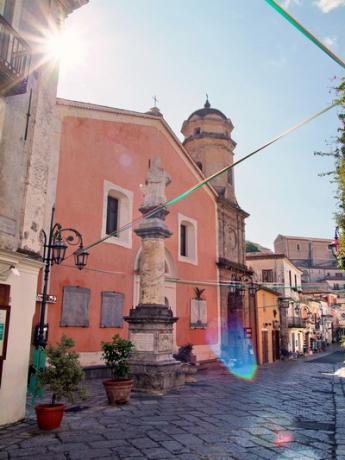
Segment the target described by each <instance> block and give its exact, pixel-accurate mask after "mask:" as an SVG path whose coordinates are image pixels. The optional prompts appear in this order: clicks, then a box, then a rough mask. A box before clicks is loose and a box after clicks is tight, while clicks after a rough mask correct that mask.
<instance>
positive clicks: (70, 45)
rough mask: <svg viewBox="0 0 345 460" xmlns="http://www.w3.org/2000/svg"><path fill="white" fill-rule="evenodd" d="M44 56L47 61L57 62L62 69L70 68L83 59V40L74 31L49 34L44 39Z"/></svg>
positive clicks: (66, 30) (65, 30)
mask: <svg viewBox="0 0 345 460" xmlns="http://www.w3.org/2000/svg"><path fill="white" fill-rule="evenodd" d="M44 55H45V59H46V60H48V61H59V64H60V67H62V68H67V69H68V68H71V67H73V66H75V65H76V64H78V63H80V62H81V61H82V60H83V59H84V58H85V46H84V40H83V39H82V36H81V34H80V33H78V31H76V30H68V29H64V30H62V31H57V32H50V33H49V34H47V35H46V37H45V44H44Z"/></svg>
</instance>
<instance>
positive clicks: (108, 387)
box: [103, 379, 133, 405]
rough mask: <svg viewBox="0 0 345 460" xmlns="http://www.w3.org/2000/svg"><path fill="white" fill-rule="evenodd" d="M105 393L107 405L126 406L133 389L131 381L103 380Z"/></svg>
mask: <svg viewBox="0 0 345 460" xmlns="http://www.w3.org/2000/svg"><path fill="white" fill-rule="evenodd" d="M103 385H104V388H105V391H106V393H107V396H108V401H109V404H112V405H114V404H126V403H127V402H128V400H129V396H130V393H131V390H132V387H133V380H132V379H126V380H113V379H110V380H104V382H103Z"/></svg>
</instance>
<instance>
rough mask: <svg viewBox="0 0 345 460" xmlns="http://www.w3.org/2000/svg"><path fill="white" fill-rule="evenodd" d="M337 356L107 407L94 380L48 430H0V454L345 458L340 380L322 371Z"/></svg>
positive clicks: (202, 381) (335, 363)
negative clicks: (81, 404) (80, 405)
mask: <svg viewBox="0 0 345 460" xmlns="http://www.w3.org/2000/svg"><path fill="white" fill-rule="evenodd" d="M344 359H345V355H344V354H343V353H339V352H336V353H335V354H334V353H328V354H323V355H318V357H317V358H316V359H315V357H313V358H312V360H310V359H299V360H296V361H288V362H277V363H275V364H273V365H270V366H266V367H262V368H261V369H260V370H259V371H258V374H257V376H256V379H255V380H254V381H251V382H247V381H242V380H238V379H236V378H235V377H233V376H231V375H228V374H226V373H225V372H210V373H209V374H207V375H205V374H204V375H202V374H201V375H198V376H197V378H198V382H197V383H195V384H189V385H187V386H185V387H184V388H183V389H182V390H180V391H178V392H174V393H171V394H169V395H166V396H144V395H140V394H134V395H133V396H132V399H131V402H130V403H129V404H128V405H126V406H122V407H110V406H108V405H107V403H106V401H105V395H104V393H103V388H102V384H101V382H100V381H98V380H93V381H90V382H88V386H89V391H90V398H89V399H88V400H87V401H86V403H85V405H86V406H88V407H87V408H84V410H80V411H76V412H73V411H68V412H67V413H66V414H65V417H64V421H63V424H62V426H61V428H60V429H59V430H55V431H54V432H48V433H44V432H40V431H39V430H38V429H37V428H36V424H35V419H34V416H33V414H32V409H31V413H30V412H29V417H28V419H27V421H26V422H22V423H17V424H15V425H11V426H8V427H5V428H2V429H0V459H8V458H10V459H23V460H25V459H31V458H32V459H36V460H40V459H44V460H55V459H56V460H57V459H59V460H60V459H61V460H71V459H72V460H77V459H83V460H84V459H85V460H87V459H120V460H127V459H129V460H144V459H152V460H154V459H157V460H158V459H159V460H160V459H162V460H163V459H172V458H173V459H179V460H208V459H209V460H230V459H241V460H242V459H243V460H252V459H259V460H260V459H318V460H319V459H320V460H321V459H339V460H345V398H344V386H345V385H343V381H344V379H341V378H338V377H334V376H332V375H325V373H333V372H334V370H335V369H337V368H339V367H341V366H342V360H344Z"/></svg>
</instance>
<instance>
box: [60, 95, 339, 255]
mask: <svg viewBox="0 0 345 460" xmlns="http://www.w3.org/2000/svg"><path fill="white" fill-rule="evenodd" d="M337 104H338V102H333V103H332V104H331V105H329V106H327V107H325V108H323V109H322V110H320V111H318V112H316V113H314V114H313V115H310V116H308V117H306V118H304V119H302V120H301V121H300V122H298V123H296V124H295V125H293V126H292V127H290V128H288V129H286V130H285V131H283V132H282V133H280V134H279V135H277V136H275V137H273V138H272V139H270V140H269V141H267V142H266V143H264V144H263V145H261V146H260V147H258V148H257V149H255V150H253V151H252V152H250V153H249V154H248V155H245V156H244V157H242V158H240V159H239V160H237V161H235V162H234V163H232V164H231V165H228V166H225V167H224V168H222V169H220V170H219V171H217V172H215V173H214V174H211V175H210V176H208V177H206V178H205V179H203V180H201V181H200V182H198V183H197V184H196V185H194V186H193V187H190V188H189V189H187V190H186V191H184V192H182V193H180V194H179V195H177V196H176V197H175V198H172V199H171V200H168V201H166V202H165V203H162V204H161V205H159V206H157V207H155V208H154V209H152V210H150V211H149V212H147V213H145V214H143V216H139V217H137V218H136V219H134V220H132V221H131V222H128V223H127V224H125V225H124V226H122V227H120V228H119V229H118V230H116V231H114V232H112V233H109V234H108V235H105V236H104V237H103V238H100V239H98V240H97V241H95V242H94V243H91V244H89V245H88V246H85V247H84V248H83V249H82V251H81V252H86V251H88V250H89V249H91V248H94V247H95V246H97V245H99V244H101V243H103V242H104V241H106V240H107V239H109V238H111V237H114V236H118V235H119V234H120V233H122V232H124V231H126V230H128V229H130V228H131V227H132V226H133V225H134V224H136V223H139V222H142V221H143V220H144V219H148V218H149V217H152V216H154V215H155V214H156V213H157V212H159V211H161V210H163V209H166V208H168V207H169V206H172V205H174V204H176V203H178V202H179V201H181V200H182V199H183V198H186V197H187V196H189V195H190V194H191V193H193V192H195V191H196V190H198V189H200V188H201V187H203V186H204V185H206V184H208V183H209V182H210V181H211V180H213V179H215V178H216V177H218V176H220V175H221V174H224V173H225V172H227V171H229V170H231V169H232V168H234V167H235V166H237V165H239V164H240V163H242V162H243V161H245V160H247V159H248V158H250V157H252V156H254V155H256V154H257V153H259V152H260V151H262V150H264V149H265V148H267V147H269V146H270V145H272V144H274V143H275V142H277V141H278V140H280V139H282V138H283V137H285V136H287V135H288V134H290V133H292V132H293V131H295V130H297V129H298V128H301V127H302V126H304V125H306V124H307V123H309V122H311V121H312V120H314V119H315V118H317V117H319V116H320V115H322V114H324V113H326V112H328V111H329V110H331V109H332V108H333V107H335V106H336V105H337ZM69 257H71V256H68V257H66V259H68V258H69Z"/></svg>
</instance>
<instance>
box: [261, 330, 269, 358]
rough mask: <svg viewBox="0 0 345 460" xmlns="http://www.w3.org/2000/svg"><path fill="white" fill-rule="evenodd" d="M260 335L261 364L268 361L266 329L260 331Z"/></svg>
mask: <svg viewBox="0 0 345 460" xmlns="http://www.w3.org/2000/svg"><path fill="white" fill-rule="evenodd" d="M261 337H262V364H265V363H268V331H261Z"/></svg>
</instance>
